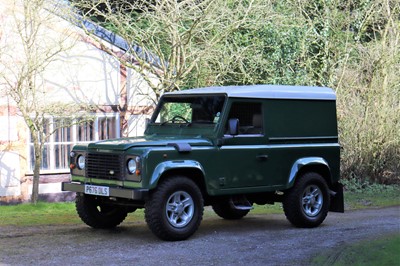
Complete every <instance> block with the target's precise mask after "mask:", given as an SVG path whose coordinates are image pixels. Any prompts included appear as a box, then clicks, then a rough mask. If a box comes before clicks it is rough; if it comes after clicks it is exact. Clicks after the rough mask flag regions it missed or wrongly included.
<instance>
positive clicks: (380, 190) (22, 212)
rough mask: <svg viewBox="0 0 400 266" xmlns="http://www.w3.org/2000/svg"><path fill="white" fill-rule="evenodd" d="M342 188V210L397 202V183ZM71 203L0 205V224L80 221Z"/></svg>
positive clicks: (137, 216)
mask: <svg viewBox="0 0 400 266" xmlns="http://www.w3.org/2000/svg"><path fill="white" fill-rule="evenodd" d="M346 187H348V189H347V191H345V195H344V198H345V208H346V210H352V209H363V208H376V207H387V206H394V205H400V186H382V185H371V186H367V187H366V188H358V187H357V186H355V185H354V184H353V185H352V184H350V185H349V184H348V185H347V186H346ZM272 213H274V214H276V213H278V214H279V213H283V210H282V205H281V204H280V203H277V204H274V205H262V206H259V205H256V206H255V208H254V209H253V210H252V211H251V214H272ZM215 216H216V214H214V212H213V211H212V210H210V209H209V208H207V209H206V211H205V213H204V217H205V218H207V217H215ZM143 220H144V213H143V210H142V209H140V210H137V211H136V212H134V213H131V214H129V215H128V218H127V219H126V222H137V221H143ZM81 223H82V222H81V220H80V219H79V217H78V215H77V213H76V210H75V204H74V203H72V202H63V203H45V202H40V203H38V204H36V205H32V204H28V203H27V204H20V205H9V206H0V226H9V225H14V226H35V225H56V224H81Z"/></svg>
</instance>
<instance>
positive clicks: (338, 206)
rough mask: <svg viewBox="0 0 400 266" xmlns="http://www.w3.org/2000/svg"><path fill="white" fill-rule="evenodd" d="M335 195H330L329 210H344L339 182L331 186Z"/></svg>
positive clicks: (341, 186)
mask: <svg viewBox="0 0 400 266" xmlns="http://www.w3.org/2000/svg"><path fill="white" fill-rule="evenodd" d="M331 189H332V190H333V191H334V192H335V195H332V196H331V206H330V208H329V211H331V212H342V213H343V212H344V197H343V185H342V184H340V183H339V182H338V183H336V184H334V185H333V186H332V188H331Z"/></svg>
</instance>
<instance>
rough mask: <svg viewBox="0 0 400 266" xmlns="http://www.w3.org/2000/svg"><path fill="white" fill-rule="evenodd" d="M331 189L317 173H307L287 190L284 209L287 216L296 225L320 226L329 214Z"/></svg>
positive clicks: (304, 226)
mask: <svg viewBox="0 0 400 266" xmlns="http://www.w3.org/2000/svg"><path fill="white" fill-rule="evenodd" d="M329 205H330V197H329V189H328V185H327V184H326V181H325V180H324V178H323V177H322V176H321V175H319V174H317V173H312V172H310V173H306V174H304V175H302V176H300V177H299V179H298V180H297V181H296V183H295V185H294V186H293V187H292V188H291V189H290V190H288V191H287V192H285V196H284V200H283V210H284V212H285V215H286V218H287V219H288V220H289V221H290V222H291V223H292V224H293V225H294V226H296V227H303V228H311V227H317V226H319V225H320V224H321V223H322V222H323V221H324V220H325V218H326V216H327V215H328V211H329Z"/></svg>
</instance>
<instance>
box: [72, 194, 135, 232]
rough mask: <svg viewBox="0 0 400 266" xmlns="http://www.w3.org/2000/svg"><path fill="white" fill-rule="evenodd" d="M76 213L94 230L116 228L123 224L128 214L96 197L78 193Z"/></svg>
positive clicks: (122, 209)
mask: <svg viewBox="0 0 400 266" xmlns="http://www.w3.org/2000/svg"><path fill="white" fill-rule="evenodd" d="M75 206H76V211H77V212H78V215H79V217H80V218H81V220H82V221H83V222H84V223H85V224H87V225H89V226H90V227H93V228H101V229H108V228H114V227H116V226H118V225H119V224H120V223H122V222H123V221H124V220H125V218H126V216H127V214H128V212H127V211H126V210H125V209H124V208H122V207H120V206H113V205H107V204H104V203H102V202H101V201H99V200H98V199H97V198H96V197H95V196H91V195H86V194H83V193H76V200H75Z"/></svg>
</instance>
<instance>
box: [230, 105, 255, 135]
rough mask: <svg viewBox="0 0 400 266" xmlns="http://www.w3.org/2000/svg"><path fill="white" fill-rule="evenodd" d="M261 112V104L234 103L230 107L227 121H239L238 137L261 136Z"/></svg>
mask: <svg viewBox="0 0 400 266" xmlns="http://www.w3.org/2000/svg"><path fill="white" fill-rule="evenodd" d="M261 110H262V109H261V103H254V102H235V103H233V104H232V106H231V110H230V112H229V117H228V119H231V118H237V119H239V135H259V134H263V117H262V111H261ZM227 127H228V126H227Z"/></svg>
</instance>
